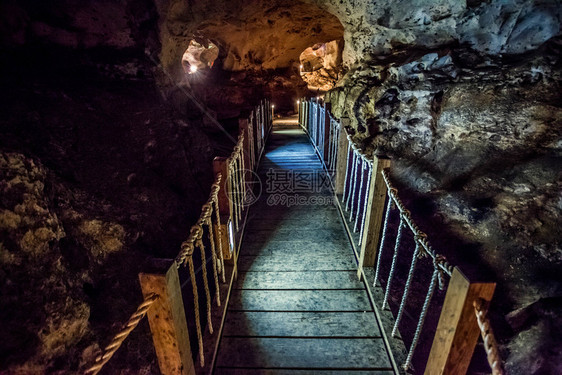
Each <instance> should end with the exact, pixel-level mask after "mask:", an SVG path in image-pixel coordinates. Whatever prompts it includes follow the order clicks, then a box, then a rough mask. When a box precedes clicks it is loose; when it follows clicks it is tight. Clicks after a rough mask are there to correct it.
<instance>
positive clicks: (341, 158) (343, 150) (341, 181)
mask: <svg viewBox="0 0 562 375" xmlns="http://www.w3.org/2000/svg"><path fill="white" fill-rule="evenodd" d="M340 124H341V125H340V126H341V130H340V138H339V142H338V160H336V177H335V179H336V182H335V190H336V191H335V193H336V194H343V189H344V186H345V170H346V168H347V146H348V142H347V131H346V130H345V127H346V126H348V125H349V118H346V117H343V118H342V119H341V120H340Z"/></svg>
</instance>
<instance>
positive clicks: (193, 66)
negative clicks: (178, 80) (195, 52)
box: [189, 65, 197, 73]
mask: <svg viewBox="0 0 562 375" xmlns="http://www.w3.org/2000/svg"><path fill="white" fill-rule="evenodd" d="M189 71H190V72H191V73H195V72H196V71H197V67H196V66H195V65H191V66H190V67H189Z"/></svg>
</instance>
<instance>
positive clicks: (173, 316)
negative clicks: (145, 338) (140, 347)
mask: <svg viewBox="0 0 562 375" xmlns="http://www.w3.org/2000/svg"><path fill="white" fill-rule="evenodd" d="M165 267H167V270H166V268H165ZM157 268H162V267H160V266H158V267H157ZM139 281H140V284H141V288H142V294H143V296H145V297H146V296H147V295H149V294H151V293H156V294H157V295H158V296H159V298H158V300H157V301H156V302H155V303H154V304H153V305H152V306H151V308H150V309H149V310H148V313H147V318H148V322H149V324H150V331H151V332H152V340H153V342H154V348H155V350H156V355H157V357H158V365H159V366H160V372H161V373H162V374H163V375H174V374H176V375H177V374H182V375H183V374H189V375H192V374H195V368H194V365H193V358H192V353H191V346H190V343H189V334H188V331H187V321H186V318H185V311H184V307H183V299H182V295H181V286H180V279H179V275H178V269H177V266H176V262H171V265H170V262H166V265H165V266H164V270H163V271H162V272H158V273H140V274H139Z"/></svg>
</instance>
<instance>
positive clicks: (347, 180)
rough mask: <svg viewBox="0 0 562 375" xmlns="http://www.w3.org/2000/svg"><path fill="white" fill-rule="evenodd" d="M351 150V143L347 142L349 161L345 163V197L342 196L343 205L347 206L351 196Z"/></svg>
mask: <svg viewBox="0 0 562 375" xmlns="http://www.w3.org/2000/svg"><path fill="white" fill-rule="evenodd" d="M350 149H351V142H347V159H346V162H345V179H344V182H343V195H342V200H343V203H344V204H346V203H347V196H348V195H349V174H350V173H349V162H350V160H349V158H350V153H349V150H350Z"/></svg>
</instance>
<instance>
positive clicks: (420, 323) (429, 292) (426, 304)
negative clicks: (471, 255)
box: [402, 266, 439, 370]
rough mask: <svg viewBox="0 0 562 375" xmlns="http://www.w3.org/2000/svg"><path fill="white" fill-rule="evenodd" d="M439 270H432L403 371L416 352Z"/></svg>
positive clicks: (436, 268)
mask: <svg viewBox="0 0 562 375" xmlns="http://www.w3.org/2000/svg"><path fill="white" fill-rule="evenodd" d="M438 273H439V269H438V267H437V266H435V268H434V270H433V275H432V276H431V282H430V283H429V288H428V290H427V295H426V296H425V301H424V303H423V307H422V310H421V313H420V318H419V320H418V326H417V327H416V333H414V338H413V339H412V345H411V346H410V350H409V351H408V356H407V357H406V361H405V362H404V365H403V366H402V368H403V369H404V370H408V368H410V363H411V362H412V357H413V356H414V351H415V350H416V345H418V340H419V338H420V333H421V330H422V328H423V324H424V322H425V316H426V315H427V310H428V309H429V303H430V302H431V298H432V297H433V292H434V291H435V284H436V282H437V277H438Z"/></svg>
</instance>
